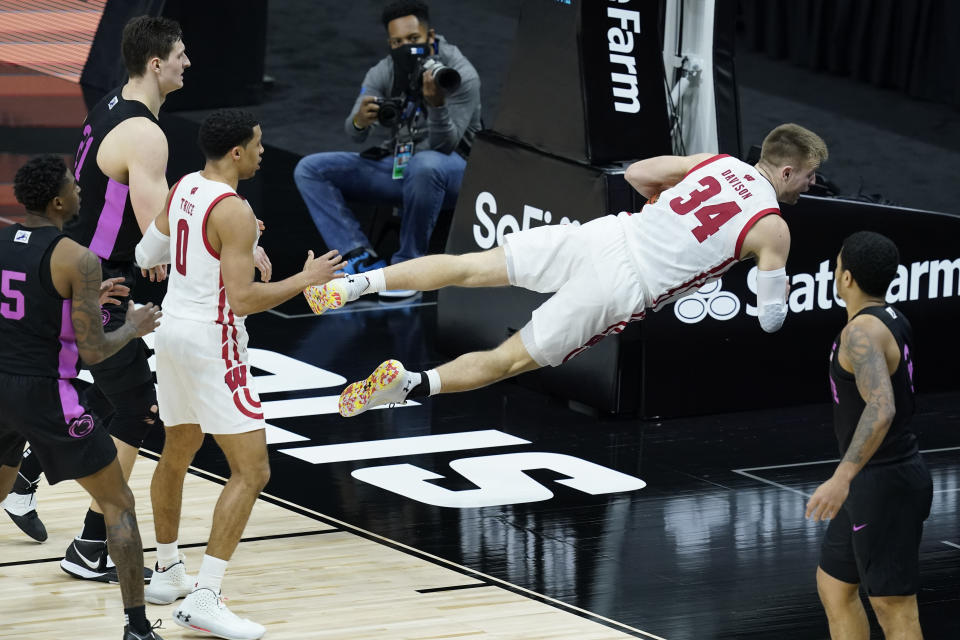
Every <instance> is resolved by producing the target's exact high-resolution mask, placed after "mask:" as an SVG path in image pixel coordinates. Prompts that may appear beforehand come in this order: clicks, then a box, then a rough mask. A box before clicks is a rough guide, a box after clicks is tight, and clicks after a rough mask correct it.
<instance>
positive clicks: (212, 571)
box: [197, 554, 227, 593]
mask: <svg viewBox="0 0 960 640" xmlns="http://www.w3.org/2000/svg"><path fill="white" fill-rule="evenodd" d="M226 572H227V561H226V560H221V559H220V558H214V557H213V556H208V555H207V554H203V562H201V563H200V571H198V572H197V588H198V589H213V591H214V592H215V593H220V585H221V583H222V582H223V574H225V573H226Z"/></svg>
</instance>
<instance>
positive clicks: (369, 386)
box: [339, 360, 415, 418]
mask: <svg viewBox="0 0 960 640" xmlns="http://www.w3.org/2000/svg"><path fill="white" fill-rule="evenodd" d="M414 386H415V383H414V381H413V380H412V379H411V377H410V374H409V373H407V370H406V369H404V368H403V365H402V364H401V363H400V361H399V360H387V361H386V362H384V363H381V365H380V366H379V367H377V368H376V369H374V371H373V373H371V374H370V375H369V376H368V377H367V379H366V380H359V381H357V382H354V383H352V384H350V385H349V386H348V387H347V388H346V389H344V390H343V391H342V392H341V393H340V401H339V405H340V415H341V416H343V417H344V418H350V417H353V416H356V415H360V414H361V413H363V412H364V411H366V410H367V409H373V408H374V407H379V406H382V405H394V404H404V403H405V402H406V401H407V394H408V393H410V390H411V389H413V387H414Z"/></svg>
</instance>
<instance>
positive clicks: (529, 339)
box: [504, 216, 644, 367]
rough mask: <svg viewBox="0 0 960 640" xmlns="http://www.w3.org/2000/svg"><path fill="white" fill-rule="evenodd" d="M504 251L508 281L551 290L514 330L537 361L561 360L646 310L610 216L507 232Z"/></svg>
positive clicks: (619, 231) (620, 328)
mask: <svg viewBox="0 0 960 640" xmlns="http://www.w3.org/2000/svg"><path fill="white" fill-rule="evenodd" d="M504 251H505V253H506V256H507V274H508V276H509V278H510V284H512V285H515V286H518V287H523V288H525V289H530V290H531V291H538V292H541V293H543V292H555V293H554V294H553V295H552V296H551V297H550V298H549V299H548V300H547V301H546V302H544V303H543V304H542V305H540V306H539V307H538V308H537V309H535V310H534V312H533V317H532V318H531V319H530V322H528V323H527V325H526V326H524V327H523V329H521V330H520V338H521V340H522V341H523V346H524V347H526V349H527V351H528V352H529V353H530V355H531V356H532V357H533V359H534V360H535V361H536V362H537V364H539V365H540V366H547V365H550V366H552V367H555V366H557V365H560V364H562V363H564V362H566V361H567V360H569V359H570V358H572V357H574V356H575V355H577V354H578V353H580V352H581V351H584V350H585V349H587V348H589V347H592V346H593V345H595V344H596V343H597V342H599V341H600V340H602V339H603V338H604V337H605V336H608V335H610V334H613V333H620V332H621V331H623V329H624V328H625V327H626V326H627V323H629V322H631V321H634V320H640V319H642V318H643V316H644V295H643V288H642V287H641V285H640V278H639V274H638V273H637V270H636V267H635V266H634V264H633V261H632V260H631V259H630V255H629V254H628V251H627V245H626V242H625V240H624V237H623V231H622V228H621V226H620V223H619V222H618V221H617V219H616V217H615V216H604V217H602V218H597V219H596V220H591V221H590V222H588V223H586V224H584V225H581V226H579V227H578V226H573V225H545V226H542V227H537V228H535V229H530V230H528V231H521V232H518V233H511V234H508V235H507V236H506V237H505V238H504Z"/></svg>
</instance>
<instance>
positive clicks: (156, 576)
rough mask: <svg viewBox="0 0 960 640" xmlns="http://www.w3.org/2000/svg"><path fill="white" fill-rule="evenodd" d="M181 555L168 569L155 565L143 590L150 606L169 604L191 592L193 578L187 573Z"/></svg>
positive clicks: (194, 580)
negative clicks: (148, 582)
mask: <svg viewBox="0 0 960 640" xmlns="http://www.w3.org/2000/svg"><path fill="white" fill-rule="evenodd" d="M184 559H185V558H184V557H183V554H182V553H181V554H180V559H179V560H178V561H177V562H175V563H173V564H172V565H170V566H169V567H161V566H160V565H159V564H158V565H155V567H154V569H153V575H152V576H151V577H150V584H148V585H147V586H146V587H144V589H143V596H144V598H145V599H146V601H147V602H149V603H150V604H170V603H172V602H175V601H177V600H179V599H180V598H185V597H187V596H188V595H190V592H191V591H193V585H194V583H195V582H196V579H195V578H194V576H191V575H190V574H188V573H187V566H186V565H185V564H184Z"/></svg>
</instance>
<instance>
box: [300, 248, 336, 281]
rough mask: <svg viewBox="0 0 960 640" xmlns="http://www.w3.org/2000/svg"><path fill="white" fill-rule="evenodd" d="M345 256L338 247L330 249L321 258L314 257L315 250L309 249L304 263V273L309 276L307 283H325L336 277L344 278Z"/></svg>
mask: <svg viewBox="0 0 960 640" xmlns="http://www.w3.org/2000/svg"><path fill="white" fill-rule="evenodd" d="M344 266H345V265H344V263H343V256H341V255H340V254H339V253H338V252H337V250H336V249H334V250H332V251H328V252H326V253H325V254H323V255H322V256H320V257H319V258H314V257H313V251H307V261H306V262H304V263H303V273H304V274H305V275H306V276H307V279H308V283H307V285H308V286H310V285H315V284H325V283H327V282H330V281H331V280H333V279H334V278H342V277H343V273H342V272H341V269H343V267H344Z"/></svg>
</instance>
